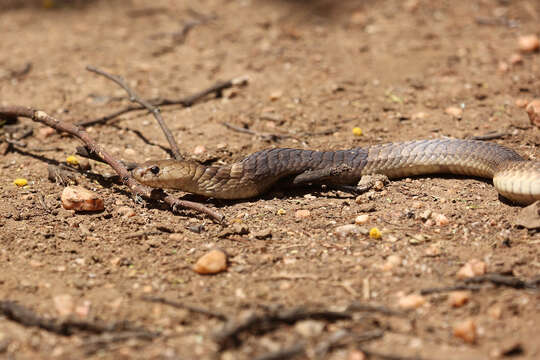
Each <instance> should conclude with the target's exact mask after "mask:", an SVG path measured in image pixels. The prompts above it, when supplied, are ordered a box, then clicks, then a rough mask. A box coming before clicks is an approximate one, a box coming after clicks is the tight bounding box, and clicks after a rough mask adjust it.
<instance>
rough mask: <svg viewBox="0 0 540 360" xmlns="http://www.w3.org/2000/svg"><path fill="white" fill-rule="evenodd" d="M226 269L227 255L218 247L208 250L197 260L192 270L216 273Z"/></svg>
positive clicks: (200, 272)
mask: <svg viewBox="0 0 540 360" xmlns="http://www.w3.org/2000/svg"><path fill="white" fill-rule="evenodd" d="M226 269H227V255H226V254H225V252H223V251H222V250H219V249H214V250H210V251H209V252H207V253H206V254H204V255H203V256H201V257H200V258H199V260H197V262H196V263H195V265H194V266H193V270H194V271H195V272H196V273H198V274H205V275H207V274H217V273H220V272H222V271H224V270H226Z"/></svg>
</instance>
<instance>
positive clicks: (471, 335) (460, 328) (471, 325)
mask: <svg viewBox="0 0 540 360" xmlns="http://www.w3.org/2000/svg"><path fill="white" fill-rule="evenodd" d="M454 336H455V337H457V338H460V339H462V340H463V341H465V342H467V343H469V344H473V343H474V342H475V341H476V322H475V321H474V320H472V319H467V320H464V321H462V322H459V323H457V324H455V325H454Z"/></svg>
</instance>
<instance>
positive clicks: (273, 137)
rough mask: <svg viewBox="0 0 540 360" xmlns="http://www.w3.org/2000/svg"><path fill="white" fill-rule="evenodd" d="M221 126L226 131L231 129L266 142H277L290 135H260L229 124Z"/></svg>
mask: <svg viewBox="0 0 540 360" xmlns="http://www.w3.org/2000/svg"><path fill="white" fill-rule="evenodd" d="M222 124H223V126H225V127H226V128H227V129H231V130H233V131H236V132H240V133H244V134H249V135H254V136H257V137H260V138H261V139H263V140H266V141H278V140H282V139H287V138H290V137H291V136H290V135H286V134H272V133H260V132H257V131H253V130H250V129H246V128H243V127H239V126H235V125H232V124H229V123H226V122H224V123H222Z"/></svg>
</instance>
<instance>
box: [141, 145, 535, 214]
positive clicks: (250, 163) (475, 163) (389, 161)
mask: <svg viewBox="0 0 540 360" xmlns="http://www.w3.org/2000/svg"><path fill="white" fill-rule="evenodd" d="M368 174H384V175H386V176H388V177H389V178H400V177H406V176H414V175H427V174H457V175H468V176H478V177H484V178H489V179H493V183H494V185H495V188H496V189H497V191H498V192H499V193H500V194H501V195H502V196H504V197H505V198H507V199H509V200H511V201H513V202H516V203H520V204H529V203H532V202H534V201H536V200H540V162H539V161H530V160H525V159H524V158H523V157H521V156H520V155H519V154H518V153H517V152H515V151H514V150H512V149H509V148H507V147H504V146H502V145H498V144H496V143H491V142H485V141H477V140H459V139H434V140H417V141H408V142H400V143H388V144H381V145H374V146H370V147H367V148H355V149H350V150H338V151H315V150H302V149H289V148H276V149H267V150H262V151H259V152H256V153H253V154H251V155H249V156H248V157H246V158H244V159H243V160H241V161H239V162H236V163H233V164H230V165H222V166H215V165H213V166H204V165H201V164H198V163H195V162H190V161H176V160H155V161H148V162H146V163H144V164H143V165H141V166H139V167H138V168H136V169H134V170H133V175H134V177H135V178H136V179H137V180H138V181H139V182H141V183H143V184H146V185H149V186H152V187H158V188H173V189H179V190H183V191H186V192H191V193H194V194H199V195H204V196H208V197H214V198H220V199H245V198H250V197H254V196H258V195H260V194H262V193H264V192H265V191H267V190H268V189H269V188H270V187H272V186H273V185H274V184H276V183H277V182H278V181H280V180H283V179H292V181H293V182H294V183H303V182H309V183H324V184H332V185H353V184H356V183H357V182H358V181H359V180H360V178H361V177H362V176H363V175H368Z"/></svg>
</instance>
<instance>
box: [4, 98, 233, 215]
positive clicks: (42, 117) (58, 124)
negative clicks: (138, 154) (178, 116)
mask: <svg viewBox="0 0 540 360" xmlns="http://www.w3.org/2000/svg"><path fill="white" fill-rule="evenodd" d="M0 115H6V116H16V117H25V118H29V119H32V120H33V121H36V122H39V123H41V124H45V125H47V126H50V127H52V128H54V129H56V130H57V131H64V132H67V133H69V134H71V135H73V136H75V137H76V138H78V139H80V140H81V141H82V142H83V143H84V144H85V145H86V147H87V148H88V149H89V150H90V152H92V153H94V154H95V155H97V156H98V157H99V158H101V159H103V160H104V161H105V162H106V163H107V164H109V165H110V166H111V167H112V168H113V169H114V171H116V173H117V174H118V175H119V176H120V179H121V180H122V182H123V183H124V184H125V185H126V186H128V188H129V189H130V191H131V192H132V193H134V194H135V195H139V196H142V197H145V198H148V199H154V200H161V201H164V202H165V203H167V204H168V205H169V206H171V208H172V209H173V211H176V210H177V209H178V208H180V207H183V208H187V209H193V210H196V211H199V212H202V213H205V214H207V215H208V216H210V217H211V218H212V219H214V220H216V221H218V222H221V221H222V220H223V218H224V217H223V215H221V214H220V213H218V212H216V211H214V210H212V209H210V208H208V207H206V206H204V205H202V204H200V203H196V202H192V201H187V200H180V199H176V198H175V197H173V196H171V195H168V194H167V193H165V192H164V191H163V190H161V189H153V188H151V187H149V186H145V185H142V184H140V183H139V182H137V181H136V180H135V179H134V178H133V177H132V176H131V174H130V172H129V171H128V169H127V168H126V167H125V166H124V165H123V164H122V163H120V162H119V161H118V160H116V159H115V158H114V157H113V156H112V155H111V154H110V153H109V152H107V151H106V150H105V149H104V148H103V147H102V146H101V145H99V144H97V143H96V142H95V141H94V140H93V139H92V138H91V137H90V136H89V135H88V133H87V132H86V131H84V130H83V129H80V128H79V127H77V126H76V125H73V124H70V123H66V122H63V121H60V120H58V119H55V118H53V117H52V116H50V115H48V114H47V113H45V112H44V111H38V110H34V109H32V108H29V107H23V106H0Z"/></svg>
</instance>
